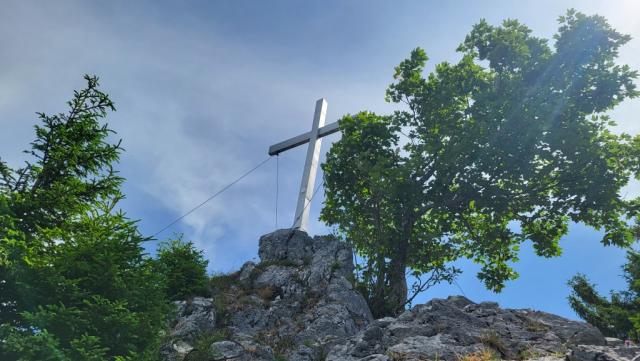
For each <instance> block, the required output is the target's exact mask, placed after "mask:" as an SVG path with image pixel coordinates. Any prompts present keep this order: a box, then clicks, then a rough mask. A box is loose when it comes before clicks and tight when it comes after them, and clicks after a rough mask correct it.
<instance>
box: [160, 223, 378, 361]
mask: <svg viewBox="0 0 640 361" xmlns="http://www.w3.org/2000/svg"><path fill="white" fill-rule="evenodd" d="M258 254H259V256H260V262H259V263H257V264H255V263H253V262H247V263H245V264H244V265H243V266H242V268H241V269H240V271H239V272H237V273H234V274H230V275H225V276H221V277H224V282H217V284H219V285H223V286H220V287H218V289H213V290H212V293H213V295H214V297H213V299H209V300H208V301H207V302H209V303H208V304H209V305H212V304H215V305H216V307H217V313H214V317H209V316H210V315H208V314H206V312H199V313H197V315H196V313H194V314H187V313H185V312H183V311H182V309H180V310H179V312H178V317H177V321H176V322H174V325H175V326H174V329H172V331H171V334H170V341H168V342H167V343H166V344H165V345H164V346H163V350H164V353H163V356H164V358H165V359H166V360H171V361H173V360H177V361H182V360H188V359H189V356H188V355H189V354H190V353H192V354H194V355H195V354H196V353H197V354H201V353H202V352H203V351H202V350H197V349H196V348H197V347H200V348H202V347H203V346H202V344H203V343H205V344H207V342H208V339H207V337H209V339H211V340H213V341H211V342H208V347H209V350H208V351H204V352H205V353H206V354H208V355H209V357H210V358H211V359H212V360H218V359H220V360H223V359H233V360H274V359H286V360H290V361H313V360H318V359H320V358H322V357H324V356H323V355H325V354H326V352H327V351H328V349H329V348H330V347H331V346H333V345H334V344H337V343H340V342H343V341H344V340H345V339H347V338H349V337H351V336H353V335H355V334H356V333H357V332H358V331H360V330H361V329H363V328H364V327H365V326H366V325H368V324H369V323H370V322H371V321H373V317H372V316H371V312H370V311H369V307H368V306H367V303H366V301H365V300H364V298H363V297H362V296H361V295H360V294H359V293H358V292H356V291H355V290H354V289H353V285H352V281H353V270H354V265H353V252H352V250H351V248H350V247H349V246H348V245H347V244H345V243H343V242H340V241H339V240H337V239H334V238H332V237H314V238H312V237H309V236H308V235H307V234H306V233H305V232H301V231H298V230H289V229H286V230H278V231H276V232H273V233H270V234H267V235H264V236H262V237H261V238H260V243H259V251H258ZM198 302H200V301H198ZM182 305H183V304H182V303H180V304H179V305H178V306H179V307H183V306H182ZM185 323H186V324H189V325H193V327H191V328H190V330H192V331H193V332H192V331H189V332H186V331H180V329H182V328H184V327H182V326H180V325H183V324H185ZM196 325H197V327H196ZM203 325H206V327H204V326H203ZM197 335H199V336H197ZM220 338H222V339H220ZM203 340H204V341H203Z"/></svg>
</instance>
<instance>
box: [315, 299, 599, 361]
mask: <svg viewBox="0 0 640 361" xmlns="http://www.w3.org/2000/svg"><path fill="white" fill-rule="evenodd" d="M578 344H588V345H594V346H602V347H604V344H605V338H604V337H603V336H602V334H601V333H600V331H598V330H597V329H596V328H595V327H593V326H591V325H588V324H586V323H584V322H577V321H571V320H568V319H565V318H562V317H559V316H556V315H552V314H548V313H545V312H539V311H532V310H512V309H501V308H500V307H498V304H496V303H495V302H482V303H474V302H472V301H470V300H469V299H467V298H465V297H462V296H454V297H449V298H448V299H433V300H431V301H429V302H428V303H426V304H423V305H417V306H415V307H414V308H413V309H411V310H408V311H406V312H404V313H403V314H401V315H400V316H398V317H397V318H388V317H387V318H384V319H381V320H377V321H374V322H372V323H371V324H370V325H369V326H368V327H366V328H365V329H364V330H362V331H360V332H359V333H358V334H357V335H356V336H354V337H352V338H351V339H350V340H349V341H347V342H345V343H343V344H340V345H336V346H334V347H333V348H332V349H331V350H330V352H329V355H328V357H327V360H334V361H337V360H352V361H355V360H358V361H363V360H369V359H383V358H382V357H383V356H384V357H388V358H390V359H391V360H432V359H438V360H442V361H449V360H452V361H454V360H455V361H457V360H458V359H459V358H460V357H461V356H462V355H471V354H477V353H479V352H485V351H486V350H490V352H492V353H494V354H495V355H496V356H499V357H500V358H502V359H508V360H516V359H519V360H522V359H535V358H538V359H545V357H546V359H554V358H560V357H562V358H564V354H565V353H566V352H567V350H568V349H569V348H571V347H574V346H576V345H578ZM577 360H578V359H576V361H577ZM580 361H583V360H580Z"/></svg>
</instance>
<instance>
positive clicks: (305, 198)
mask: <svg viewBox="0 0 640 361" xmlns="http://www.w3.org/2000/svg"><path fill="white" fill-rule="evenodd" d="M326 115H327V101H326V100H325V99H324V98H323V99H319V100H318V101H316V110H315V113H314V114H313V125H312V127H311V131H309V132H306V133H302V134H300V135H296V136H295V137H293V138H289V139H287V140H285V141H283V142H280V143H277V144H274V145H272V146H270V147H269V155H278V154H280V153H282V152H284V151H287V150H289V149H293V148H295V147H298V146H300V145H303V144H306V143H309V148H308V149H307V159H306V161H305V164H304V170H303V172H302V182H300V193H299V194H298V204H297V206H296V214H295V217H294V218H293V228H297V229H300V230H302V231H307V225H308V224H309V209H310V208H311V205H310V203H311V198H313V192H314V191H313V185H314V184H315V182H316V173H317V171H318V162H319V161H320V146H321V144H322V138H323V137H326V136H327V135H330V134H333V133H337V132H339V131H340V124H338V122H333V123H331V124H327V125H324V120H325V117H326Z"/></svg>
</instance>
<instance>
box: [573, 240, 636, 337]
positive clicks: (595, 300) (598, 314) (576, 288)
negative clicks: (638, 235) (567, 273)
mask: <svg viewBox="0 0 640 361" xmlns="http://www.w3.org/2000/svg"><path fill="white" fill-rule="evenodd" d="M623 271H624V278H625V279H626V281H627V285H628V290H626V291H620V292H615V291H611V292H610V297H609V298H607V297H604V296H601V295H600V294H598V292H597V291H596V289H595V285H593V284H591V283H589V281H588V280H587V278H586V277H585V276H584V275H576V276H575V277H573V278H572V279H571V280H570V281H569V286H571V288H572V292H571V295H570V296H569V304H570V305H571V308H573V310H574V311H576V313H577V314H578V316H580V317H581V318H582V319H583V320H585V321H587V322H589V323H590V324H592V325H594V326H596V327H597V328H598V329H600V331H601V332H602V333H603V334H604V335H605V336H610V337H617V338H620V339H631V340H635V341H638V340H640V253H638V252H636V251H629V252H627V264H626V265H625V266H624V267H623Z"/></svg>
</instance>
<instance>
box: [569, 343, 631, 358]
mask: <svg viewBox="0 0 640 361" xmlns="http://www.w3.org/2000/svg"><path fill="white" fill-rule="evenodd" d="M636 360H640V347H638V346H625V345H621V344H619V345H615V346H596V345H578V346H576V347H574V348H573V349H572V350H571V352H569V353H568V354H567V361H636Z"/></svg>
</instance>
